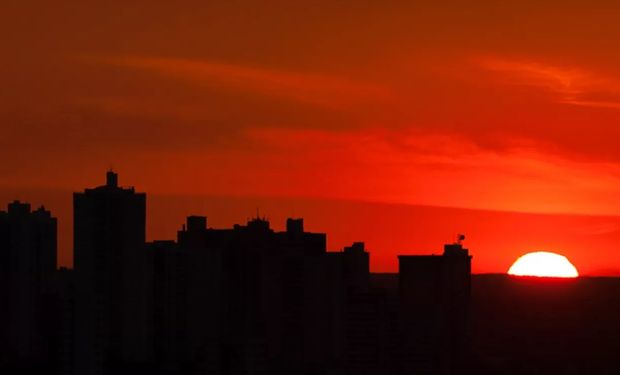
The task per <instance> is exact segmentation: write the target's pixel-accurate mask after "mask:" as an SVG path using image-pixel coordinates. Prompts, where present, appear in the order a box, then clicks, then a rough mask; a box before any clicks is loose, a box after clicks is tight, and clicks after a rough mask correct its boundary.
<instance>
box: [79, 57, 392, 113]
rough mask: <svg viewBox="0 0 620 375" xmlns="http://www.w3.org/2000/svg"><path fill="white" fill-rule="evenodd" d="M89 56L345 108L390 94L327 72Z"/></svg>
mask: <svg viewBox="0 0 620 375" xmlns="http://www.w3.org/2000/svg"><path fill="white" fill-rule="evenodd" d="M88 60H90V61H95V62H98V63H103V64H107V65H113V66H119V67H125V68H131V69H140V70H143V71H150V72H153V73H155V74H160V75H166V76H172V77H175V78H178V79H181V80H185V81H189V82H192V83H196V84H210V85H214V86H220V87H222V88H227V89H237V90H243V91H248V92H253V93H256V94H259V95H267V96H275V97H280V98H284V99H288V100H294V101H299V102H304V103H309V104H314V105H319V106H323V107H329V108H332V109H346V108H350V107H355V106H359V105H363V104H365V103H370V102H376V101H385V100H387V99H388V98H389V96H390V93H389V90H387V89H386V88H384V87H382V86H380V85H376V84H372V83H368V82H360V81H357V80H351V79H346V78H341V77H338V76H335V75H327V74H314V73H300V72H291V71H283V70H276V69H266V68H259V67H253V66H247V65H236V64H229V63H222V62H214V61H209V60H193V59H180V58H157V57H134V56H123V57H109V58H89V59H88Z"/></svg>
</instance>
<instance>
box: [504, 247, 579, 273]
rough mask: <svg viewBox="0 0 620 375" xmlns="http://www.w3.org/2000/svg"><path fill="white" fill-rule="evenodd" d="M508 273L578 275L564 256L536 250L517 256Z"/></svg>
mask: <svg viewBox="0 0 620 375" xmlns="http://www.w3.org/2000/svg"><path fill="white" fill-rule="evenodd" d="M508 274H509V275H514V276H539V277H577V276H579V272H577V269H576V268H575V266H573V264H572V263H571V262H570V261H569V260H568V259H567V258H566V257H565V256H563V255H560V254H556V253H551V252H548V251H536V252H533V253H527V254H525V255H523V256H521V257H519V259H517V260H516V261H515V262H514V264H513V265H512V266H511V267H510V269H509V270H508Z"/></svg>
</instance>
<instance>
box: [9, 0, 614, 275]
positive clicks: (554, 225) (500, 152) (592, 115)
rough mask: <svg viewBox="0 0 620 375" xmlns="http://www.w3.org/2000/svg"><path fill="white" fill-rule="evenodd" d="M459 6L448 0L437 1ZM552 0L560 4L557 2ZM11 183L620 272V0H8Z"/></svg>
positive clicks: (386, 252)
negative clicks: (295, 219) (134, 193)
mask: <svg viewBox="0 0 620 375" xmlns="http://www.w3.org/2000/svg"><path fill="white" fill-rule="evenodd" d="M440 3H441V4H440ZM543 3H544V4H543ZM0 14H1V17H2V22H0V35H2V37H1V41H2V44H1V48H2V50H1V51H2V52H1V54H2V55H1V57H2V58H1V59H0V82H1V85H0V176H2V178H1V179H0V198H2V199H3V201H4V202H7V201H9V200H12V199H13V198H20V199H26V200H29V201H31V202H32V203H33V204H35V205H39V204H46V206H47V207H50V208H51V209H52V210H53V213H54V214H55V215H56V216H58V218H59V221H60V227H61V228H60V229H61V232H60V248H61V257H60V258H61V264H64V265H70V263H71V260H70V257H71V256H70V252H71V241H70V238H71V233H70V225H71V219H72V218H71V195H70V193H71V192H72V191H78V190H81V189H83V188H84V187H92V186H96V185H99V184H101V183H102V182H103V175H104V172H105V171H106V170H107V169H109V168H110V167H112V168H114V169H115V170H116V171H118V172H119V174H120V176H121V177H120V178H121V181H120V182H121V184H122V185H135V186H136V188H137V189H138V190H140V191H145V192H147V193H148V194H149V227H148V228H149V231H148V236H149V239H154V238H173V237H174V233H175V232H174V231H175V230H176V229H177V228H178V227H179V226H180V225H181V223H182V220H183V216H185V215H188V214H204V215H207V216H209V220H210V222H211V223H213V224H214V225H219V226H228V225H231V224H232V223H234V222H243V221H245V219H246V218H247V217H248V216H251V215H252V214H253V213H254V212H255V209H256V207H258V206H260V207H261V212H264V213H265V214H266V215H268V216H270V217H271V218H272V221H273V224H274V226H275V227H276V229H281V227H282V220H284V218H285V217H286V216H290V215H296V216H304V217H306V222H307V225H306V227H307V228H308V229H310V230H316V231H325V232H327V233H328V235H329V236H330V237H329V238H330V239H331V240H330V248H332V249H334V250H336V249H338V248H339V247H341V246H343V245H345V244H347V243H348V242H352V241H357V240H366V242H367V244H368V247H369V249H370V250H371V251H372V258H371V259H372V268H373V270H375V271H381V272H384V271H395V266H396V257H395V255H396V254H400V253H407V252H410V253H429V252H438V251H439V250H440V249H441V245H442V243H444V242H446V241H451V240H452V239H453V238H455V235H456V234H457V233H459V232H461V231H462V232H465V233H466V235H468V239H467V245H468V246H469V247H470V248H471V250H472V252H473V254H474V271H476V272H505V271H506V270H507V268H508V267H509V266H510V264H511V262H512V261H514V260H515V259H516V257H517V256H518V255H521V254H523V253H525V252H528V251H534V250H547V251H554V252H558V253H561V254H563V255H566V256H567V257H568V258H569V259H571V261H573V263H574V264H575V266H577V268H578V269H579V270H580V273H582V274H594V275H603V274H605V275H607V274H620V251H618V250H617V247H618V245H617V243H618V240H619V239H620V217H617V216H616V215H619V214H620V147H618V144H619V140H620V71H619V70H618V67H619V66H620V49H618V41H619V40H620V23H619V22H618V20H619V19H620V7H619V6H618V5H617V4H615V3H614V2H612V1H608V2H577V1H545V2H539V1H530V0H525V1H514V2H507V1H477V0H473V1H451V2H437V1H428V2H411V1H402V2H396V1H382V2H376V1H333V0H332V1H307V2H302V1H290V0H287V1H277V0H270V1H225V2H215V1H209V2H206V1H179V2H170V1H155V0H149V1H131V2H127V3H123V4H122V5H120V3H119V2H109V1H89V2H85V1H64V0H63V1H55V2H50V1H14V0H5V1H3V2H2V5H0Z"/></svg>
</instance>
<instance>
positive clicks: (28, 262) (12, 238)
mask: <svg viewBox="0 0 620 375" xmlns="http://www.w3.org/2000/svg"><path fill="white" fill-rule="evenodd" d="M56 227H57V223H56V218H54V217H52V216H51V213H50V212H49V211H47V210H45V208H43V207H41V208H39V209H37V210H35V211H31V209H30V205H29V204H27V203H21V202H19V201H14V202H12V203H10V204H9V205H8V210H7V211H0V301H2V304H3V308H1V309H0V325H1V326H2V328H0V350H1V351H2V352H3V353H4V354H5V355H7V354H8V357H9V358H11V359H13V360H16V361H26V362H27V361H32V362H34V361H35V360H38V361H42V357H44V356H45V355H46V353H45V345H46V343H45V337H44V336H45V332H44V329H45V326H44V323H45V322H46V318H47V317H46V315H45V314H47V313H48V312H46V311H45V310H46V307H47V301H48V299H47V298H46V295H47V294H48V293H47V292H48V290H49V287H50V283H51V281H52V279H53V277H54V273H55V271H56Z"/></svg>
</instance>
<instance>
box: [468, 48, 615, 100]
mask: <svg viewBox="0 0 620 375" xmlns="http://www.w3.org/2000/svg"><path fill="white" fill-rule="evenodd" d="M473 61H474V63H475V64H476V65H477V66H479V67H481V68H483V69H485V70H487V71H490V72H494V73H496V74H497V76H498V77H497V79H498V80H499V81H500V82H502V83H505V84H510V85H524V86H532V87H537V88H541V89H544V90H547V91H549V92H551V93H552V94H553V95H554V98H555V101H556V102H558V103H563V104H570V105H576V106H585V107H599V108H620V81H619V80H618V79H616V78H614V77H607V76H604V75H601V74H598V73H595V72H592V71H589V70H586V69H582V68H577V67H571V66H558V65H550V64H546V63H542V62H539V61H535V60H512V59H504V58H498V57H489V56H484V57H477V58H475V59H474V60H473Z"/></svg>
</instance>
